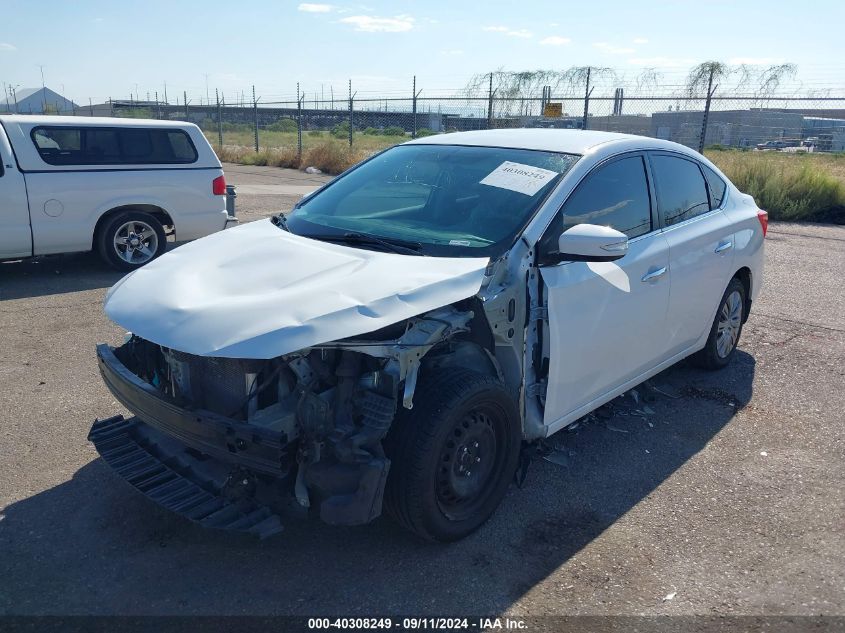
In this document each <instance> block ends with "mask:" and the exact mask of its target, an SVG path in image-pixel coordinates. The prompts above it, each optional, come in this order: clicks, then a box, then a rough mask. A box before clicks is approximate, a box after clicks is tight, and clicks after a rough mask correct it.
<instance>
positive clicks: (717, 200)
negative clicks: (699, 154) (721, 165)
mask: <svg viewBox="0 0 845 633" xmlns="http://www.w3.org/2000/svg"><path fill="white" fill-rule="evenodd" d="M701 171H703V172H704V178H705V179H706V180H707V186H708V187H710V208H711V209H718V208H719V207H721V206H722V201H723V200H724V199H725V192H726V191H727V189H728V186H727V185H726V184H725V181H724V180H722V179H721V178H720V177H719V175H718V174H717V173H716V172H715V171H713V170H712V169H710V168H709V167H708V166H707V165H701Z"/></svg>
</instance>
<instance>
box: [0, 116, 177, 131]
mask: <svg viewBox="0 0 845 633" xmlns="http://www.w3.org/2000/svg"><path fill="white" fill-rule="evenodd" d="M0 121H2V122H3V123H16V124H18V125H26V126H32V127H35V126H39V125H47V126H50V125H74V126H80V125H83V126H90V125H94V126H99V127H157V128H161V127H176V128H184V127H186V126H191V127H193V125H194V124H193V123H188V122H185V121H160V120H158V119H120V118H116V117H87V116H50V115H42V116H39V115H31V114H3V115H0Z"/></svg>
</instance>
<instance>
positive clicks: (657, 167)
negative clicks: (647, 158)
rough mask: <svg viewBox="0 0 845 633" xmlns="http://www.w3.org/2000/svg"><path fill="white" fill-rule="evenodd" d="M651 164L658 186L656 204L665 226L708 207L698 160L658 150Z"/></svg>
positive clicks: (695, 214)
mask: <svg viewBox="0 0 845 633" xmlns="http://www.w3.org/2000/svg"><path fill="white" fill-rule="evenodd" d="M651 166H652V170H653V171H654V181H655V186H656V189H657V208H658V210H659V211H660V213H661V215H662V216H663V223H664V225H665V226H672V225H673V224H678V223H679V222H683V221H684V220H689V219H691V218H694V217H696V216H699V215H701V214H702V213H707V212H708V211H710V201H709V199H708V197H707V186H706V185H705V182H704V176H702V175H701V170H700V169H699V168H698V164H697V163H694V162H693V161H691V160H686V159H685V158H677V157H675V156H666V155H664V154H657V155H655V156H652V158H651Z"/></svg>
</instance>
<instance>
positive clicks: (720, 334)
mask: <svg viewBox="0 0 845 633" xmlns="http://www.w3.org/2000/svg"><path fill="white" fill-rule="evenodd" d="M745 299H746V297H745V285H743V283H742V282H741V281H740V280H739V279H736V278H734V279H731V283H729V284H728V287H727V289H725V294H724V295H722V300H721V302H720V303H719V309H718V311H717V312H716V318H714V319H713V326H712V327H711V328H710V335H709V336H708V337H707V343H706V344H705V345H704V349H702V350H701V351H700V352H697V353H696V354H695V355H694V356H693V361H694V362H695V364H697V365H698V366H699V367H703V368H704V369H711V370H714V369H722V368H723V367H727V366H728V364H729V363H730V362H731V359H732V358H733V355H734V352H736V346H737V344H738V343H739V336H740V334H742V323H743V321H744V320H745V319H744V318H743V317H744V316H745V315H744V314H743V312H744V310H745V306H746V301H745Z"/></svg>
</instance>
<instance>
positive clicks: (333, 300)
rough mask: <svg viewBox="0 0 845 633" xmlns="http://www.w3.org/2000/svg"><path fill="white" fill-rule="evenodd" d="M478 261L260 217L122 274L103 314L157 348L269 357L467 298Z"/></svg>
mask: <svg viewBox="0 0 845 633" xmlns="http://www.w3.org/2000/svg"><path fill="white" fill-rule="evenodd" d="M487 263H488V259H487V258H444V257H415V256H407V255H397V254H393V253H382V252H375V251H369V250H363V249H358V248H350V247H348V246H343V245H338V244H329V243H326V242H321V241H317V240H312V239H308V238H305V237H300V236H297V235H293V234H291V233H288V232H286V231H284V230H283V229H281V228H279V227H276V226H274V225H273V224H272V223H271V222H270V221H269V220H262V221H258V222H252V223H250V224H247V225H244V226H241V227H237V228H234V229H231V230H229V231H225V232H223V233H219V234H216V235H212V236H210V237H207V238H205V239H203V240H200V241H197V242H194V243H192V244H186V245H184V246H181V247H180V248H178V249H175V250H173V251H171V252H169V253H166V254H165V255H163V256H162V257H160V258H159V259H157V260H154V261H152V262H150V263H149V264H147V265H146V266H144V267H142V268H140V269H138V270H136V271H134V272H132V273H130V274H129V275H127V276H126V277H124V278H123V279H122V280H121V281H119V282H118V283H117V284H116V285H115V286H114V287H112V289H111V290H110V291H109V293H108V295H107V297H106V303H105V311H106V314H107V315H108V316H109V318H110V319H111V320H112V321H114V322H115V323H117V324H119V325H121V326H123V327H125V328H126V329H128V330H130V331H131V332H133V333H134V334H137V335H139V336H141V337H143V338H145V339H147V340H150V341H152V342H154V343H157V344H159V345H163V346H165V347H170V348H174V349H178V350H180V351H183V352H187V353H189V354H195V355H197V356H219V357H228V358H263V359H269V358H275V357H277V356H281V355H283V354H288V353H291V352H295V351H298V350H301V349H304V348H307V347H311V346H313V345H317V344H320V343H327V342H330V341H334V340H336V339H342V338H347V337H350V336H356V335H359V334H365V333H368V332H372V331H374V330H377V329H380V328H382V327H385V326H388V325H392V324H394V323H397V322H399V321H402V320H403V319H408V318H410V317H413V316H417V315H419V314H422V313H424V312H427V311H429V310H433V309H435V308H439V307H441V306H444V305H448V304H450V303H453V302H455V301H460V300H461V299H466V298H467V297H471V296H473V295H475V294H476V293H478V291H479V289H480V287H481V282H482V280H483V278H484V270H485V267H486V266H487Z"/></svg>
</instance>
